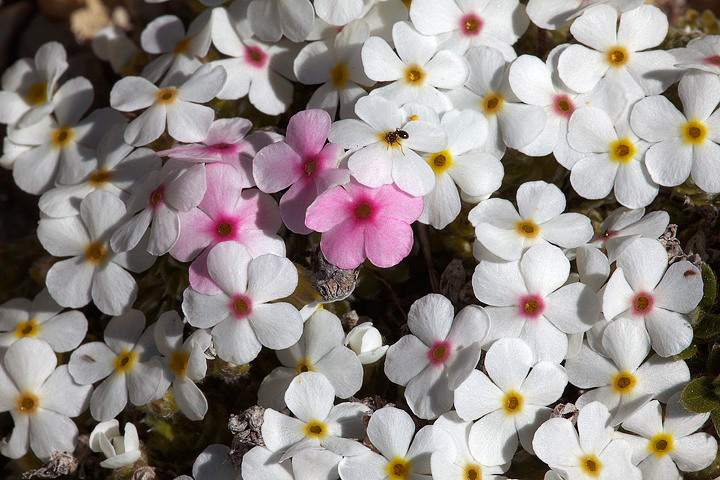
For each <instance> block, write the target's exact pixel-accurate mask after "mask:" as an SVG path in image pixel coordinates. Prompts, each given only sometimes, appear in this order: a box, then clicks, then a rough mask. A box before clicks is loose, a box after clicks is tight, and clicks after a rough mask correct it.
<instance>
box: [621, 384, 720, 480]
mask: <svg viewBox="0 0 720 480" xmlns="http://www.w3.org/2000/svg"><path fill="white" fill-rule="evenodd" d="M709 416H710V413H709V412H708V413H693V412H690V411H688V410H687V409H686V408H685V407H684V406H683V405H682V403H680V393H677V394H675V395H673V397H672V398H670V400H668V403H667V408H666V409H665V418H663V414H662V407H661V406H660V403H658V401H657V400H653V401H651V402H650V403H648V404H646V405H645V406H644V407H642V408H641V409H640V410H638V411H637V412H635V413H634V414H633V415H632V416H631V417H630V418H628V419H627V420H625V421H624V422H623V423H622V427H623V428H624V429H625V430H627V431H629V432H632V433H635V434H637V435H639V436H636V435H622V437H621V438H624V439H625V440H627V441H628V442H630V444H631V445H632V446H633V447H634V448H633V456H632V461H633V463H634V464H636V465H637V466H638V467H640V470H642V472H643V475H644V476H645V478H652V479H657V480H676V479H677V478H678V475H679V473H678V469H680V470H683V471H685V472H696V471H698V470H702V469H703V468H705V467H707V466H709V465H710V464H711V463H712V462H713V461H714V460H715V456H716V455H717V451H718V443H717V440H716V439H715V438H714V437H713V436H712V435H710V434H709V433H706V432H697V433H693V432H695V431H696V430H697V429H699V428H701V427H702V426H703V424H704V423H705V421H706V420H707V419H708V417H709Z"/></svg>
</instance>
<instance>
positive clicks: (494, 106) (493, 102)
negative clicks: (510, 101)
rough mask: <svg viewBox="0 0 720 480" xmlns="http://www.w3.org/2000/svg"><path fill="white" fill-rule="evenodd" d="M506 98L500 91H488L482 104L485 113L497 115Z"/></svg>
mask: <svg viewBox="0 0 720 480" xmlns="http://www.w3.org/2000/svg"><path fill="white" fill-rule="evenodd" d="M504 102H505V100H504V99H503V96H502V95H500V94H499V93H488V94H487V95H486V96H485V98H483V100H482V104H481V105H480V106H481V107H482V109H483V112H485V115H495V114H496V113H497V112H498V111H500V109H501V108H502V106H503V103H504Z"/></svg>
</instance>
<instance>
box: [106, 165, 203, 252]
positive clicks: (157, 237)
mask: <svg viewBox="0 0 720 480" xmlns="http://www.w3.org/2000/svg"><path fill="white" fill-rule="evenodd" d="M206 188H207V185H206V182H205V165H204V164H199V165H188V163H187V162H183V161H180V160H168V161H167V162H165V165H163V167H162V169H160V170H153V171H152V172H150V173H148V174H147V175H146V176H145V178H144V179H142V181H141V182H138V184H137V185H135V186H134V188H133V192H132V195H131V196H130V198H129V199H128V202H127V204H128V216H129V215H134V216H133V217H132V218H130V219H128V220H127V221H125V222H123V224H122V225H121V226H120V227H118V229H117V230H116V231H115V233H113V236H112V237H111V238H110V246H111V247H112V249H113V250H114V251H116V252H127V251H128V250H131V249H133V248H135V247H136V246H137V244H138V242H140V239H141V238H142V237H143V235H144V234H145V232H146V231H147V230H148V229H149V230H150V235H149V239H148V245H147V251H148V252H149V253H151V254H152V255H156V256H160V255H163V254H165V253H167V252H169V251H170V249H171V248H172V247H173V246H174V245H175V243H176V242H177V240H178V238H179V237H180V214H181V212H187V211H189V210H190V209H192V208H195V207H197V206H198V205H199V204H200V202H201V201H202V199H203V196H204V195H205V190H206ZM151 222H152V225H151Z"/></svg>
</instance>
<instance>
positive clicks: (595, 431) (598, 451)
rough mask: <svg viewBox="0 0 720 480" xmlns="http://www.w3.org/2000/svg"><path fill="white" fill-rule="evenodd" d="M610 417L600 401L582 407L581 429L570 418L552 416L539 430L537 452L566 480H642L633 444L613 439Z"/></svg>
mask: <svg viewBox="0 0 720 480" xmlns="http://www.w3.org/2000/svg"><path fill="white" fill-rule="evenodd" d="M609 420H610V413H609V412H608V411H607V408H606V407H605V406H604V405H603V404H601V403H600V402H593V403H590V404H588V405H586V406H585V407H584V408H581V409H580V414H579V415H578V419H577V430H575V427H573V424H572V422H570V420H567V419H565V418H561V417H560V418H551V419H550V420H548V421H547V422H545V423H543V424H542V425H540V428H538V430H537V432H535V438H533V449H534V450H535V454H536V455H537V456H538V457H539V458H540V460H542V461H543V462H545V463H547V464H548V465H549V466H550V468H552V469H553V470H555V471H556V472H557V473H558V474H560V475H562V477H563V478H564V479H565V480H586V479H588V478H592V479H593V480H616V479H624V480H642V478H643V477H642V473H641V472H640V470H639V469H638V468H637V467H635V466H633V464H632V463H631V462H630V456H631V449H630V445H629V444H628V443H627V442H626V441H625V440H622V439H619V438H613V435H612V434H613V428H612V427H610V426H609Z"/></svg>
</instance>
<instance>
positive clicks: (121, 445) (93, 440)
mask: <svg viewBox="0 0 720 480" xmlns="http://www.w3.org/2000/svg"><path fill="white" fill-rule="evenodd" d="M88 444H89V445H90V450H92V451H93V452H102V453H103V454H104V455H105V457H107V458H106V459H105V460H103V461H102V462H100V466H101V467H103V468H120V467H125V466H128V465H132V464H133V463H135V461H136V460H137V459H139V458H140V455H142V452H141V451H140V439H139V438H138V433H137V428H135V425H133V424H132V423H130V422H128V423H126V424H125V435H122V434H121V433H120V422H118V421H117V420H116V419H114V418H113V419H112V420H108V421H107V422H101V423H99V424H97V425H96V426H95V428H94V429H93V431H92V432H91V433H90V438H89V440H88Z"/></svg>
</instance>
